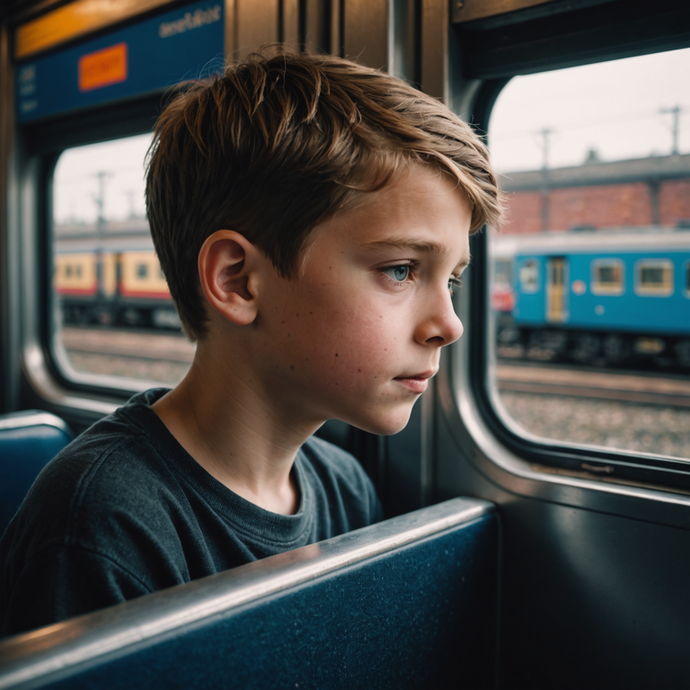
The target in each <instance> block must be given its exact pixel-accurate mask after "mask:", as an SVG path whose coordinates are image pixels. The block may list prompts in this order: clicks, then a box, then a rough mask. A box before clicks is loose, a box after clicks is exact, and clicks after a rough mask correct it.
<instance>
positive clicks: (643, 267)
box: [635, 259, 673, 296]
mask: <svg viewBox="0 0 690 690" xmlns="http://www.w3.org/2000/svg"><path fill="white" fill-rule="evenodd" d="M635 287H636V289H637V292H638V294H640V295H662V296H664V295H671V294H673V263H671V261H668V260H665V259H660V260H656V261H652V260H650V259H643V260H642V261H639V262H638V263H637V284H636V286H635Z"/></svg>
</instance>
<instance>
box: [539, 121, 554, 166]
mask: <svg viewBox="0 0 690 690" xmlns="http://www.w3.org/2000/svg"><path fill="white" fill-rule="evenodd" d="M538 134H540V135H541V137H542V145H541V152H542V156H541V160H542V163H541V169H542V170H548V169H549V137H550V136H551V135H552V134H553V130H552V129H551V128H549V127H544V129H542V130H540V131H539V132H538Z"/></svg>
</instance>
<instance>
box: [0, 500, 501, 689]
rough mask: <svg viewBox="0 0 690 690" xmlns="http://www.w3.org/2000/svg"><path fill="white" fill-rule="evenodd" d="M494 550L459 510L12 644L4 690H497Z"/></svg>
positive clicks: (489, 532)
mask: <svg viewBox="0 0 690 690" xmlns="http://www.w3.org/2000/svg"><path fill="white" fill-rule="evenodd" d="M498 539H499V538H498V516H497V513H496V511H495V507H494V505H493V504H492V503H489V502H488V501H483V500H479V499H469V498H455V499H452V500H450V501H446V502H444V503H440V504H438V505H434V506H430V507H428V508H423V509H421V510H418V511H415V512H413V513H409V514H407V515H403V516H400V517H397V518H393V519H391V520H387V521H385V522H381V523H379V524H376V525H372V526H370V527H366V528H364V529H360V530H356V531H354V532H350V533H348V534H343V535H341V536H339V537H335V538H333V539H329V540H326V541H323V542H320V543H318V544H313V545H311V546H305V547H303V548H300V549H296V550H294V551H289V552H286V553H283V554H279V555H277V556H272V557H270V558H266V559H263V560H260V561H256V562H254V563H250V564H247V565H244V566H241V567H239V568H235V569H233V570H229V571H226V572H224V573H219V574H217V575H212V576H210V577H207V578H203V579H201V580H196V581H194V582H191V583H189V584H185V585H180V586H178V587H172V588H170V589H168V590H164V591H161V592H157V593H155V594H151V595H149V596H145V597H142V598H140V599H135V600H133V601H130V602H127V603H124V604H120V605H118V606H114V607H112V608H109V609H104V610H102V611H96V612H95V613H92V614H89V615H86V616H80V617H78V618H74V619H72V620H69V621H65V622H63V623H58V624H56V625H52V626H49V627H46V628H43V629H41V630H39V631H35V632H28V633H25V634H22V635H17V636H14V637H10V638H7V639H6V640H5V641H3V642H0V690H1V689H2V688H10V687H11V688H15V689H19V688H24V687H27V688H28V687H31V688H70V689H78V688H99V689H100V690H112V689H115V688H123V689H124V688H127V690H132V689H136V688H151V687H159V688H214V689H215V688H231V687H233V688H234V687H238V688H257V689H258V688H327V687H328V688H333V687H339V688H340V687H342V688H350V687H353V688H396V690H400V689H402V690H404V689H405V688H421V687H425V688H447V687H471V688H474V687H493V686H494V685H495V680H496V679H495V672H496V650H497V643H496V636H497V626H496V621H497V599H498V597H497V588H498V574H497V571H498V543H499V542H498Z"/></svg>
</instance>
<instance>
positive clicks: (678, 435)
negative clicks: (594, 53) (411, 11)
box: [488, 50, 690, 459]
mask: <svg viewBox="0 0 690 690" xmlns="http://www.w3.org/2000/svg"><path fill="white" fill-rule="evenodd" d="M687 74H690V50H678V51H670V52H667V53H659V54H654V55H648V56H642V57H636V58H629V59H625V60H616V61H610V62H604V63H600V64H596V65H588V66H584V67H575V68H569V69H564V70H558V71H552V72H546V73H543V74H535V75H529V76H520V77H515V78H514V79H513V80H511V81H510V82H509V83H508V85H507V86H506V88H505V89H504V90H503V91H502V92H501V94H500V95H499V97H498V100H497V102H496V104H495V106H494V108H493V111H492V114H491V121H490V123H489V132H488V134H489V145H490V148H491V152H492V156H493V160H494V165H495V166H496V168H497V170H498V172H499V173H500V177H501V182H502V186H503V188H504V190H505V191H506V193H507V198H508V219H507V223H506V224H505V226H504V228H502V230H501V231H500V233H499V232H496V231H494V230H493V229H491V228H490V229H489V252H490V257H491V258H490V261H491V262H492V264H491V269H492V270H491V271H489V275H490V276H491V280H492V281H493V284H492V285H491V296H492V298H491V309H492V311H493V314H492V319H491V320H492V322H493V324H494V327H493V329H492V333H494V335H492V338H494V341H493V342H492V347H493V352H494V355H493V357H494V360H495V361H494V363H495V366H494V367H492V368H491V369H490V370H491V371H493V372H495V380H494V381H493V385H492V387H491V388H492V390H494V391H496V392H497V393H496V395H497V397H496V398H495V406H496V410H497V411H498V413H499V414H500V415H502V416H503V417H505V418H506V420H507V421H508V422H509V424H510V427H511V428H513V429H520V428H521V429H522V430H523V431H524V432H525V434H526V435H527V436H529V437H530V438H534V437H535V436H536V437H540V438H544V439H550V440H557V441H562V442H568V443H576V444H585V445H593V446H604V447H609V448H618V449H622V450H627V451H643V452H645V451H646V452H650V453H657V454H662V455H670V456H675V457H680V458H686V459H690V407H689V406H688V399H690V299H688V296H689V294H690V268H689V257H690V80H688V79H687ZM510 264H512V267H511V266H510ZM540 275H543V276H544V278H543V279H541V278H540ZM506 276H510V279H509V281H510V282H509V283H508V285H506V279H505V277H506ZM660 298H663V299H660Z"/></svg>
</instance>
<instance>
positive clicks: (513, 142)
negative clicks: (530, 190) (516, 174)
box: [489, 49, 690, 172]
mask: <svg viewBox="0 0 690 690" xmlns="http://www.w3.org/2000/svg"><path fill="white" fill-rule="evenodd" d="M676 105H678V106H680V107H681V108H682V111H681V114H680V121H679V132H680V136H679V140H678V143H679V146H678V149H679V152H680V153H690V49H684V50H675V51H671V52H667V53H656V54H654V55H645V56H642V57H636V58H628V59H625V60H615V61H612V62H602V63H598V64H595V65H587V66H584V67H572V68H570V69H565V70H557V71H553V72H545V73H542V74H534V75H528V76H524V77H515V78H514V79H512V80H511V81H510V82H509V83H508V85H507V86H506V88H505V89H504V90H503V91H502V92H501V95H500V96H499V97H498V100H497V101H496V105H495V106H494V109H493V111H492V114H491V120H490V122H489V147H490V149H491V153H492V156H493V161H494V165H495V166H496V168H497V169H498V170H499V171H501V172H507V171H517V170H536V169H538V168H541V167H542V161H543V142H544V138H543V136H542V135H541V134H540V132H541V130H543V129H545V128H548V129H551V130H553V133H552V134H551V135H550V137H549V167H551V168H558V167H563V166H568V165H579V164H580V163H582V162H583V161H584V159H585V157H586V156H587V152H588V151H589V149H592V148H593V149H596V151H597V152H598V154H599V157H600V159H602V160H605V161H613V160H625V159H627V158H643V157H646V156H649V155H668V154H670V153H671V146H672V134H671V125H672V116H671V115H669V114H666V115H664V114H661V113H660V109H662V108H671V107H674V106H676Z"/></svg>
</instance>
